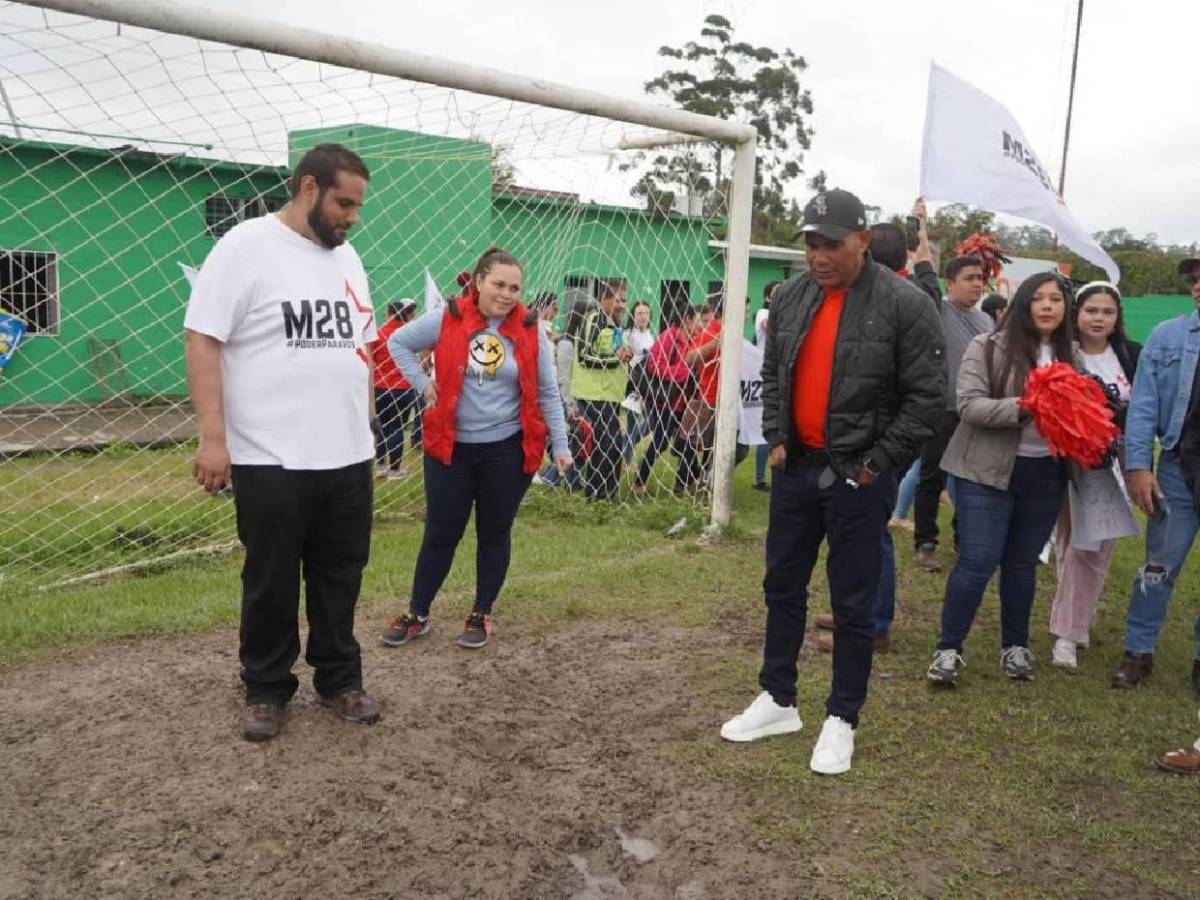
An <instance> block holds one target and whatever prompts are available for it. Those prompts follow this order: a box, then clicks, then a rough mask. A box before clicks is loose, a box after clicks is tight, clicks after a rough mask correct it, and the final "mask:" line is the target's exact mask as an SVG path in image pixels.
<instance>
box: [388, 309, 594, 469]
mask: <svg viewBox="0 0 1200 900" xmlns="http://www.w3.org/2000/svg"><path fill="white" fill-rule="evenodd" d="M442 317H443V311H442V310H440V309H434V310H430V311H429V312H427V313H425V314H424V315H423V316H421V317H420V318H419V319H417V320H416V321H415V322H410V323H409V324H408V325H405V326H404V327H403V328H400V329H398V330H396V331H395V332H394V333H393V334H392V336H391V337H390V338H389V339H388V352H389V353H391V355H392V359H394V360H395V361H396V365H397V366H399V367H400V371H401V372H403V373H404V377H405V378H406V379H408V383H409V384H411V385H412V386H413V387H414V388H415V389H416V390H417V391H418V392H423V391H424V390H425V386H426V385H427V384H429V381H430V378H429V376H428V375H426V374H425V372H424V371H423V370H422V369H421V361H420V359H419V358H418V357H417V354H419V353H421V352H423V351H426V350H432V349H434V347H435V346H437V340H438V335H439V334H441V331H442ZM486 321H487V326H486V327H485V328H484V329H483V330H482V331H480V332H478V333H477V334H473V335H471V337H470V340H469V342H468V344H467V371H466V374H465V375H464V377H463V387H462V394H461V395H460V396H459V398H458V406H457V408H456V409H455V430H456V436H455V439H456V440H459V441H462V442H463V443H464V444H486V443H490V442H492V441H502V440H504V439H505V438H508V437H512V436H513V435H514V434H516V433H517V432H518V431H520V430H521V386H520V384H519V383H518V381H517V362H516V359H515V358H514V357H513V345H512V342H511V341H510V340H509V339H508V338H506V337H504V335H502V334H500V330H499V329H500V323H501V322H502V321H503V319H499V318H489V319H487V320H486ZM537 331H538V372H537V386H538V387H537V391H538V406H539V408H540V409H541V411H542V418H544V419H545V420H546V427H547V428H548V429H549V431H550V447H551V450H552V452H553V453H554V455H555V456H570V455H571V451H570V448H569V445H568V443H567V421H566V417H565V416H564V415H563V405H562V399H561V398H560V397H559V394H558V382H557V380H556V379H555V371H554V347H553V346H552V345H551V343H550V341H549V340H548V339H547V337H546V335H545V332H543V331H542V329H540V328H539V329H538V330H537ZM434 364H435V365H437V360H436V359H435V360H434Z"/></svg>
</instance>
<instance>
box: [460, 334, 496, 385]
mask: <svg viewBox="0 0 1200 900" xmlns="http://www.w3.org/2000/svg"><path fill="white" fill-rule="evenodd" d="M504 357H505V350H504V342H503V341H501V340H500V338H498V337H496V336H495V335H494V334H488V333H487V332H480V333H479V334H477V335H475V336H474V337H473V338H471V341H470V344H469V345H468V347H467V370H468V371H469V372H470V373H471V374H472V375H474V376H475V379H476V381H477V382H478V383H479V384H483V382H484V379H485V378H486V379H489V380H490V379H493V378H495V377H496V372H497V371H499V369H500V367H501V366H502V365H504Z"/></svg>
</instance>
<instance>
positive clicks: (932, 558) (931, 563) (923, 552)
mask: <svg viewBox="0 0 1200 900" xmlns="http://www.w3.org/2000/svg"><path fill="white" fill-rule="evenodd" d="M913 562H914V563H915V564H916V566H917V568H919V569H924V570H925V571H926V572H940V571H942V564H941V563H940V562H938V558H937V544H922V545H921V546H920V547H918V548H917V552H916V553H915V554H913Z"/></svg>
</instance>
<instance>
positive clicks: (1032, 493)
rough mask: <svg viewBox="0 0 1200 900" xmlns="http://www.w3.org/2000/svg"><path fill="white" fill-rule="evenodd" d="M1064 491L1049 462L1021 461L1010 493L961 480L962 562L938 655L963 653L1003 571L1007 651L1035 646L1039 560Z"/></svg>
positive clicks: (1062, 477)
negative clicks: (1032, 623) (995, 576)
mask: <svg viewBox="0 0 1200 900" xmlns="http://www.w3.org/2000/svg"><path fill="white" fill-rule="evenodd" d="M1065 490H1066V474H1065V473H1064V471H1063V467H1062V465H1061V464H1060V463H1059V462H1058V461H1057V460H1054V459H1051V458H1050V457H1027V456H1018V457H1017V461H1016V464H1015V465H1014V466H1013V472H1012V478H1011V479H1009V483H1008V490H1006V491H1001V490H997V489H996V488H992V487H988V486H986V485H983V484H979V483H978V482H975V481H970V480H968V479H966V478H960V479H958V486H957V494H958V562H957V563H956V564H955V566H954V569H953V570H952V571H951V572H950V577H949V578H947V579H946V598H945V601H944V602H943V604H942V634H941V638H940V639H939V640H938V648H939V649H945V648H954V649H955V650H958V651H960V652H961V651H962V647H963V642H964V641H965V640H966V638H967V634H968V632H970V630H971V624H972V623H973V622H974V621H975V613H976V612H977V611H978V610H979V604H980V602H981V601H982V600H983V592H984V590H985V589H986V588H987V583H988V581H989V579H991V577H992V573H993V572H995V571H996V567H997V566H999V567H1000V631H1001V646H1003V647H1013V646H1017V647H1028V646H1029V615H1030V613H1031V612H1033V593H1034V588H1035V585H1036V575H1037V560H1038V554H1039V553H1041V552H1042V548H1043V547H1044V546H1045V545H1046V541H1047V540H1048V539H1049V538H1050V532H1051V531H1052V530H1053V529H1054V520H1055V519H1056V518H1057V517H1058V512H1059V509H1060V508H1061V507H1062V499H1063V492H1064V491H1065Z"/></svg>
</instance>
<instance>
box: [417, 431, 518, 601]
mask: <svg viewBox="0 0 1200 900" xmlns="http://www.w3.org/2000/svg"><path fill="white" fill-rule="evenodd" d="M524 466H525V453H524V451H523V450H522V448H521V434H520V432H518V433H517V434H515V435H513V436H512V437H510V438H505V439H504V440H502V441H492V442H489V443H486V444H464V443H462V442H461V441H459V442H457V443H455V445H454V453H453V455H452V456H451V458H450V465H448V466H447V465H443V464H442V463H440V462H438V461H437V460H436V459H434V458H433V457H431V456H426V457H425V536H424V537H423V538H422V539H421V550H420V552H418V554H417V565H416V569H415V570H414V572H413V588H412V599H411V601H410V605H411V609H412V611H413V612H415V613H416V614H417V615H419V616H427V615H429V608H430V606H432V605H433V598H434V597H435V596H436V595H437V592H438V591H439V590H441V588H442V583H443V582H444V581H445V580H446V576H447V575H448V574H450V566H451V565H453V564H454V552H455V551H456V550H457V549H458V544H459V541H461V540H462V536H463V532H465V531H466V530H467V520H468V519H470V517H471V508H472V507H474V508H475V540H476V545H475V610H476V611H477V612H481V613H484V614H485V615H490V614H491V611H492V605H493V604H494V603H495V602H496V597H497V596H498V595H499V594H500V588H502V587H503V586H504V579H505V576H507V575H508V562H509V559H510V558H511V556H512V526H513V520H515V519H516V517H517V510H518V509H519V508H520V506H521V499H522V498H523V497H524V496H525V490H526V489H527V488H528V487H529V482H530V480H531V479H532V476H530V475H526V474H525V471H524Z"/></svg>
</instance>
